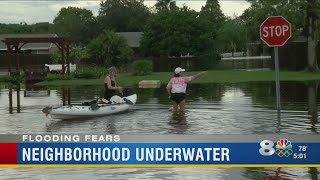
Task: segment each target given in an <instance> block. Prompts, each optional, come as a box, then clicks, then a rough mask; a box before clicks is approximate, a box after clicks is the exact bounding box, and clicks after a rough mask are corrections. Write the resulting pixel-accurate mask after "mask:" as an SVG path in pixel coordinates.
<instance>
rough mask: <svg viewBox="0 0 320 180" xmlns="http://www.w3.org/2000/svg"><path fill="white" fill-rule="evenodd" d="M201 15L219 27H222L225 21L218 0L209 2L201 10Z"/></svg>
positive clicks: (209, 0)
mask: <svg viewBox="0 0 320 180" xmlns="http://www.w3.org/2000/svg"><path fill="white" fill-rule="evenodd" d="M201 14H202V15H205V16H208V18H209V19H210V20H211V22H213V23H214V24H216V26H217V27H220V26H221V25H222V23H223V22H224V20H225V16H224V14H223V12H222V10H221V7H220V4H219V1H218V0H207V2H206V5H205V6H203V7H202V8H201Z"/></svg>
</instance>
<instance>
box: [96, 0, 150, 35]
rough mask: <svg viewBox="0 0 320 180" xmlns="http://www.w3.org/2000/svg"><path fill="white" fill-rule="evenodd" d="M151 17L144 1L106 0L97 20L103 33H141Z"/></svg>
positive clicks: (102, 3) (101, 6)
mask: <svg viewBox="0 0 320 180" xmlns="http://www.w3.org/2000/svg"><path fill="white" fill-rule="evenodd" d="M150 15H151V12H150V11H149V9H148V8H147V7H146V6H145V5H144V4H143V1H138V0H124V1H120V0H105V1H102V2H101V3H100V10H99V15H98V17H97V19H98V23H99V26H100V27H99V28H100V30H101V31H103V30H105V29H108V30H113V31H116V32H140V31H143V27H144V25H145V23H146V21H147V19H148V17H150ZM101 31H99V32H101Z"/></svg>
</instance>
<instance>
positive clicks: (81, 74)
mask: <svg viewBox="0 0 320 180" xmlns="http://www.w3.org/2000/svg"><path fill="white" fill-rule="evenodd" d="M73 74H74V77H75V78H83V79H98V78H101V77H104V76H105V74H106V68H104V67H98V66H94V67H83V68H81V69H79V70H77V71H76V72H74V73H73Z"/></svg>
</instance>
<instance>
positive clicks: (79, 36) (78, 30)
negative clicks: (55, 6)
mask: <svg viewBox="0 0 320 180" xmlns="http://www.w3.org/2000/svg"><path fill="white" fill-rule="evenodd" d="M53 23H54V26H53V28H54V30H55V32H56V33H58V35H59V36H68V37H71V39H72V41H73V42H74V43H75V44H78V45H81V44H82V45H84V44H87V43H88V42H89V40H90V39H91V38H92V37H94V35H96V34H95V33H96V29H95V27H96V19H95V17H94V16H93V14H92V11H90V10H87V9H83V8H78V7H67V8H64V7H63V8H61V9H60V11H59V13H58V14H57V16H56V17H55V19H54V20H53Z"/></svg>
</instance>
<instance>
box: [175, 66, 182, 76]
mask: <svg viewBox="0 0 320 180" xmlns="http://www.w3.org/2000/svg"><path fill="white" fill-rule="evenodd" d="M184 71H185V69H182V68H180V67H177V68H176V69H175V70H174V73H176V74H179V73H181V72H184Z"/></svg>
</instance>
